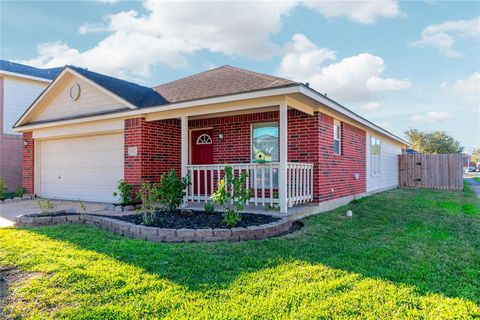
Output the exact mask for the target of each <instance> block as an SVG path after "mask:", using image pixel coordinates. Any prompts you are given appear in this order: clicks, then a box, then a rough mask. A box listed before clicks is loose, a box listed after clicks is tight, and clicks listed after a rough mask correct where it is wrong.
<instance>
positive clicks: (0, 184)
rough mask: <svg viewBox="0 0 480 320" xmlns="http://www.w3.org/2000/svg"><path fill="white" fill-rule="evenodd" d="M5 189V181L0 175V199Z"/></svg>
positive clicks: (2, 197)
mask: <svg viewBox="0 0 480 320" xmlns="http://www.w3.org/2000/svg"><path fill="white" fill-rule="evenodd" d="M7 189H8V186H7V183H6V182H5V181H3V179H2V177H0V200H3V199H4V198H5V191H7Z"/></svg>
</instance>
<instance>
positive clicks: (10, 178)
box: [0, 60, 61, 190]
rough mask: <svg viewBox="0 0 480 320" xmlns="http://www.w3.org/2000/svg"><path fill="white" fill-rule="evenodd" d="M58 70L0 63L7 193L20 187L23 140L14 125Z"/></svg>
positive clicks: (0, 131) (1, 163) (0, 147)
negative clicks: (14, 129)
mask: <svg viewBox="0 0 480 320" xmlns="http://www.w3.org/2000/svg"><path fill="white" fill-rule="evenodd" d="M60 70H61V68H55V69H37V68H33V67H30V66H26V65H22V64H18V63H13V62H9V61H5V60H0V177H2V178H3V179H4V180H5V182H6V183H7V185H8V187H9V190H15V189H16V188H17V187H18V186H21V185H22V148H23V137H22V135H21V134H18V133H15V132H13V131H12V127H13V124H14V123H15V121H16V120H17V119H18V118H19V117H20V116H21V115H22V113H23V112H25V110H27V108H28V107H29V106H30V105H31V104H32V102H33V101H34V100H35V99H36V98H37V97H38V95H39V94H40V93H41V92H42V91H43V90H44V89H45V88H46V87H47V86H48V84H49V83H50V82H51V81H52V79H53V78H54V77H55V76H56V75H57V73H58V72H59V71H60Z"/></svg>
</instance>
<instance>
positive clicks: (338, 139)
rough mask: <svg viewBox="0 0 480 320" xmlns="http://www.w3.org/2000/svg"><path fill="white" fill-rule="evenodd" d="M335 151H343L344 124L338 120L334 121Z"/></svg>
mask: <svg viewBox="0 0 480 320" xmlns="http://www.w3.org/2000/svg"><path fill="white" fill-rule="evenodd" d="M333 152H334V153H335V154H341V153H342V125H341V123H340V121H338V120H334V121H333Z"/></svg>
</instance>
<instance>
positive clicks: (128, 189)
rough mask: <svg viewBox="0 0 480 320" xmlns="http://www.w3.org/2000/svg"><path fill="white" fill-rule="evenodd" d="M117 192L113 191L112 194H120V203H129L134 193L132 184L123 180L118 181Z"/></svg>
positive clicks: (131, 201)
mask: <svg viewBox="0 0 480 320" xmlns="http://www.w3.org/2000/svg"><path fill="white" fill-rule="evenodd" d="M117 190H118V192H114V193H113V196H114V197H116V196H120V204H121V205H129V204H132V203H133V200H134V198H135V197H134V195H133V186H132V185H131V184H130V183H128V182H127V181H125V180H123V179H122V180H120V181H118V187H117Z"/></svg>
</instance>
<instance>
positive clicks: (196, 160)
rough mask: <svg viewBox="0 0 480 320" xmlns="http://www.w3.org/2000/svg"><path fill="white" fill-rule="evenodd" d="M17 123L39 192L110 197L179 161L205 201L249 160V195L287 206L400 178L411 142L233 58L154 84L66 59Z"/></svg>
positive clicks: (192, 192)
mask: <svg viewBox="0 0 480 320" xmlns="http://www.w3.org/2000/svg"><path fill="white" fill-rule="evenodd" d="M15 131H16V132H23V136H24V140H25V148H24V172H23V183H24V185H25V186H26V187H27V189H28V191H29V192H31V193H36V194H37V195H40V196H42V197H48V198H61V199H72V200H78V199H82V200H90V201H105V202H112V201H115V200H116V199H115V198H114V197H113V195H112V192H113V191H114V190H115V189H116V187H117V182H118V181H119V180H120V179H125V180H126V181H128V182H129V183H132V184H134V185H135V186H139V185H140V183H141V182H142V181H144V180H147V181H157V180H158V179H159V178H160V176H161V174H162V173H165V172H167V171H168V170H169V169H170V168H173V169H175V170H176V171H177V172H180V173H181V174H182V176H185V175H187V174H190V176H191V178H192V185H191V186H190V188H189V189H188V195H187V199H188V200H189V201H190V202H192V201H194V202H202V201H205V200H207V199H208V198H209V196H210V194H211V193H212V191H213V190H214V189H215V186H216V181H217V180H218V179H219V178H220V177H221V175H222V171H221V169H223V166H224V164H230V165H233V167H234V170H235V172H236V174H238V172H239V171H248V172H249V181H248V184H249V185H250V187H251V188H252V191H253V195H254V196H253V198H252V200H251V202H252V204H254V205H264V206H267V205H272V204H278V205H279V206H280V210H281V211H282V212H286V211H287V210H288V208H289V207H291V206H294V205H300V204H304V203H311V202H313V203H316V204H320V205H321V206H323V207H324V208H326V207H332V206H336V205H340V204H343V203H346V202H347V201H349V200H351V199H353V198H354V197H356V196H359V195H365V194H367V193H369V192H377V191H381V190H386V189H389V188H394V187H397V186H398V165H397V162H398V160H397V155H398V154H400V153H402V148H406V147H407V142H405V141H404V140H402V139H400V138H398V137H397V136H395V135H393V134H391V133H390V132H388V131H386V130H384V129H382V128H380V127H378V126H376V125H375V124H373V123H371V122H369V121H368V120H366V119H364V118H362V117H360V116H358V115H357V114H355V113H353V112H352V111H350V110H348V109H347V108H345V107H343V106H341V105H340V104H338V103H336V102H335V101H333V100H331V99H329V98H327V97H325V96H323V95H321V94H319V93H318V92H317V91H315V90H313V89H312V88H309V87H308V86H306V85H304V84H301V83H298V82H294V81H291V80H287V79H282V78H278V77H274V76H269V75H265V74H260V73H256V72H252V71H247V70H243V69H239V68H235V67H231V66H223V67H220V68H216V69H213V70H209V71H206V72H202V73H199V74H196V75H193V76H190V77H187V78H183V79H180V80H177V81H173V82H169V83H166V84H163V85H160V86H157V87H154V88H147V87H143V86H139V85H137V84H134V83H130V82H126V81H122V80H119V79H116V78H112V77H108V76H105V75H101V74H98V73H95V72H92V71H89V70H86V69H82V68H78V67H73V66H67V67H65V68H64V69H63V70H62V71H61V72H60V74H59V75H58V76H57V77H56V78H55V80H54V81H53V82H52V83H51V84H50V86H49V87H48V88H47V89H46V90H45V91H44V92H43V93H42V94H41V95H40V97H39V98H38V99H37V100H36V101H35V102H34V103H33V104H32V105H31V106H30V108H29V109H28V110H27V111H26V112H25V113H24V114H23V115H22V116H21V117H20V119H19V120H18V121H17V123H16V125H15ZM259 151H261V152H262V153H263V154H264V155H268V159H271V160H272V161H271V162H269V161H265V160H267V158H266V159H265V160H263V159H262V160H261V161H257V160H256V156H257V155H258V154H259ZM310 207H311V206H310ZM314 208H316V207H314Z"/></svg>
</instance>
